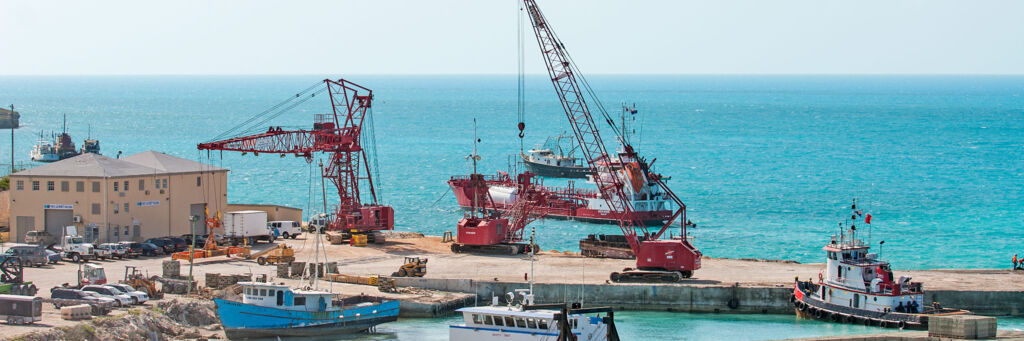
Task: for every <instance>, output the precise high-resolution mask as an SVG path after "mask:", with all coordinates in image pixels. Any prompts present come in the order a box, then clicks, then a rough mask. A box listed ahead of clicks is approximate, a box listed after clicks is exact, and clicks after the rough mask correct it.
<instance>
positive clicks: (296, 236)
mask: <svg viewBox="0 0 1024 341" xmlns="http://www.w3.org/2000/svg"><path fill="white" fill-rule="evenodd" d="M298 237H299V234H298V233H296V234H293V235H292V237H291V238H292V239H295V238H298Z"/></svg>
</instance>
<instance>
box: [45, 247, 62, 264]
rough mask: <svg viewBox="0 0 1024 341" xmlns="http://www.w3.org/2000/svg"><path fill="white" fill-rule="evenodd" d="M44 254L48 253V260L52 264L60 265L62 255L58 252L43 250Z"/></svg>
mask: <svg viewBox="0 0 1024 341" xmlns="http://www.w3.org/2000/svg"><path fill="white" fill-rule="evenodd" d="M43 252H46V260H48V261H49V262H50V264H57V263H60V254H59V253H57V251H53V250H50V249H43Z"/></svg>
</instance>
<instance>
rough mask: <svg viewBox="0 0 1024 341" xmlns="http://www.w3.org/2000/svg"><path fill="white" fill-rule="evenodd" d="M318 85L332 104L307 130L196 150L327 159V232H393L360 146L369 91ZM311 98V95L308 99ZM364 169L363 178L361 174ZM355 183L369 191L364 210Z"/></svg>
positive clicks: (276, 131)
mask: <svg viewBox="0 0 1024 341" xmlns="http://www.w3.org/2000/svg"><path fill="white" fill-rule="evenodd" d="M323 83H324V85H325V86H326V90H327V93H328V97H329V98H330V101H331V113H329V114H316V115H314V120H313V128H312V129H311V130H284V129H282V128H281V127H270V128H269V129H267V131H266V132H264V133H259V134H253V135H246V136H237V137H232V138H228V139H224V140H219V141H211V142H206V143H201V144H199V146H198V148H199V150H208V151H209V150H222V151H223V150H227V151H238V152H243V153H253V154H255V155H259V153H271V154H294V155H295V156H301V157H305V158H306V160H307V161H312V153H316V152H324V153H328V154H330V158H331V160H330V162H329V163H328V165H327V167H326V168H324V171H323V173H322V174H321V175H322V176H323V177H324V178H325V179H328V180H330V181H331V183H333V184H334V186H335V187H336V188H337V189H338V197H339V204H338V207H337V208H336V210H335V213H334V215H333V216H332V221H331V223H329V224H328V225H327V227H328V229H329V230H341V231H345V232H354V233H367V232H372V231H377V230H391V229H394V209H392V208H391V206H385V205H379V204H378V203H377V191H376V190H375V188H374V184H373V177H372V173H371V171H370V163H369V162H368V161H369V160H368V158H367V156H366V151H365V150H364V149H363V147H362V145H361V144H360V135H361V134H362V128H363V121H364V119H365V118H366V115H367V111H368V110H369V109H370V107H371V103H372V101H373V91H372V90H370V89H367V88H365V87H363V86H360V85H358V84H355V83H352V82H350V81H347V80H345V79H338V80H331V79H324V80H323ZM315 95H316V93H313V94H312V96H310V98H312V97H314V96H315ZM298 97H299V95H296V98H298ZM290 100H291V99H290ZM286 102H287V101H286ZM300 103H301V102H300ZM361 164H362V165H361ZM363 169H365V171H366V175H361V174H360V173H361V170H363ZM360 180H366V181H367V184H368V185H369V189H370V198H371V200H372V201H371V203H370V204H363V203H362V201H361V199H360V191H359V182H360Z"/></svg>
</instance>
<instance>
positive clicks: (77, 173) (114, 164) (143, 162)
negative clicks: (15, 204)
mask: <svg viewBox="0 0 1024 341" xmlns="http://www.w3.org/2000/svg"><path fill="white" fill-rule="evenodd" d="M200 171H227V170H226V169H223V168H219V167H214V166H209V165H205V164H202V163H199V162H195V161H190V160H186V159H182V158H179V157H174V156H170V155H167V154H163V153H158V152H154V151H145V152H142V153H138V154H134V155H131V156H128V157H125V158H122V159H114V158H110V157H106V156H103V155H99V154H93V153H85V154H82V155H78V156H75V157H72V158H68V159H64V160H60V161H57V162H54V163H50V164H45V165H42V166H39V167H35V168H31V169H28V170H24V171H20V172H17V173H14V174H12V176H66V177H97V178H101V177H124V176H138V175H152V174H170V173H190V172H200Z"/></svg>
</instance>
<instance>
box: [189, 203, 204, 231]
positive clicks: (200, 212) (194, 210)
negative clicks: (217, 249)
mask: <svg viewBox="0 0 1024 341" xmlns="http://www.w3.org/2000/svg"><path fill="white" fill-rule="evenodd" d="M189 215H193V216H198V217H199V220H196V234H207V233H208V232H206V204H192V205H191V206H190V207H189ZM188 228H189V231H191V229H192V227H191V226H189V227H188Z"/></svg>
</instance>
